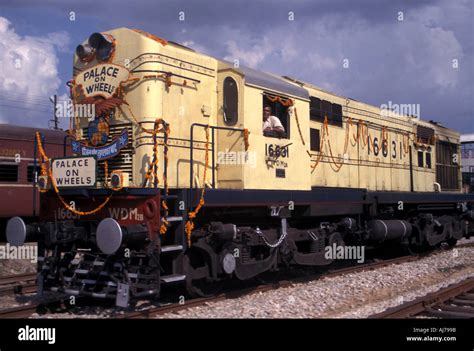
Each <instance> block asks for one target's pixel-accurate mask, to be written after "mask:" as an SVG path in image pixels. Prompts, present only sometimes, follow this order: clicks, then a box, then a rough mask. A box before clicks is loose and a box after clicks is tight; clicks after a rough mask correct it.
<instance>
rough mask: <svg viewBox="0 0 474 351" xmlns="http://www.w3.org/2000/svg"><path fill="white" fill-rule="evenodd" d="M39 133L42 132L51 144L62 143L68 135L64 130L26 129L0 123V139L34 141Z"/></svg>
mask: <svg viewBox="0 0 474 351" xmlns="http://www.w3.org/2000/svg"><path fill="white" fill-rule="evenodd" d="M37 131H39V132H41V134H43V135H44V137H45V139H46V141H49V142H51V141H52V140H54V141H59V142H61V143H62V142H63V140H64V136H65V135H66V132H64V131H62V130H52V129H44V128H32V127H24V126H17V125H11V124H6V123H0V138H10V139H16V140H31V141H33V140H34V138H35V133H36V132H37Z"/></svg>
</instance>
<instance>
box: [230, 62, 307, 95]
mask: <svg viewBox="0 0 474 351" xmlns="http://www.w3.org/2000/svg"><path fill="white" fill-rule="evenodd" d="M222 62H224V63H225V64H226V65H229V66H231V67H232V68H233V69H234V70H235V71H237V72H239V73H240V74H242V75H243V76H244V77H245V84H247V85H252V86H256V87H260V88H265V89H268V90H271V91H274V92H279V93H284V94H288V95H292V96H296V97H299V98H302V99H306V100H309V92H308V91H307V90H306V89H304V88H302V87H299V86H297V85H295V84H291V83H289V82H288V81H287V80H286V79H284V78H282V77H280V76H277V75H275V74H272V73H268V72H262V71H258V70H256V69H253V68H250V67H246V66H242V65H240V66H239V67H238V68H236V67H234V66H233V64H232V63H230V62H228V61H222Z"/></svg>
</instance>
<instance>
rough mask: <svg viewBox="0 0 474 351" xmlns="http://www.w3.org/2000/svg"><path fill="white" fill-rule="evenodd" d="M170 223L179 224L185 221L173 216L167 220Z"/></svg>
mask: <svg viewBox="0 0 474 351" xmlns="http://www.w3.org/2000/svg"><path fill="white" fill-rule="evenodd" d="M166 219H167V221H168V222H179V221H182V220H183V217H182V216H171V217H168V218H166Z"/></svg>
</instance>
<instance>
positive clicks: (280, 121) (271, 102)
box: [262, 94, 290, 139]
mask: <svg viewBox="0 0 474 351" xmlns="http://www.w3.org/2000/svg"><path fill="white" fill-rule="evenodd" d="M286 101H288V98H284V97H280V96H276V95H272V94H264V95H263V108H262V111H263V135H264V136H267V137H273V138H280V139H289V138H290V118H289V115H288V108H289V106H285V104H284V103H285V102H286Z"/></svg>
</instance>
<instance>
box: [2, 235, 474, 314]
mask: <svg viewBox="0 0 474 351" xmlns="http://www.w3.org/2000/svg"><path fill="white" fill-rule="evenodd" d="M472 246H474V243H467V244H461V245H458V246H457V247H458V248H461V247H472ZM438 252H439V251H433V252H429V253H427V254H421V255H416V256H413V255H412V256H402V257H397V258H392V259H385V260H379V261H375V262H371V263H364V264H359V265H356V266H350V267H343V268H337V269H332V270H329V271H328V272H325V273H317V274H312V275H309V276H304V277H297V278H291V279H289V280H288V279H282V280H278V281H273V282H269V283H265V284H261V285H256V286H252V287H247V288H244V289H239V290H232V291H229V292H226V293H222V294H219V295H217V296H212V297H205V298H194V299H190V300H187V301H186V302H185V303H184V304H180V303H169V304H164V305H160V306H153V307H149V308H146V309H143V310H135V311H131V312H127V313H125V314H122V315H117V316H115V317H116V318H120V319H121V318H126V319H129V318H130V319H137V318H151V317H154V316H158V315H163V314H166V313H173V312H177V311H179V310H183V309H188V308H192V307H197V306H203V305H205V304H207V303H210V302H217V301H221V300H224V299H231V298H237V297H241V296H245V295H249V294H254V293H258V292H265V291H269V290H273V289H277V288H283V287H289V286H291V285H293V284H298V283H307V282H310V281H313V280H317V279H322V278H326V277H335V276H341V275H344V274H351V273H358V272H363V271H368V270H375V269H379V268H382V267H386V266H389V265H393V264H401V263H406V262H414V261H418V260H420V259H422V258H424V257H427V256H429V255H433V254H436V253H438ZM35 279H36V274H21V275H13V276H8V277H4V278H0V295H1V294H5V293H9V292H15V293H18V292H20V291H21V292H23V293H25V292H35V291H36V285H35ZM50 304H58V300H54V301H52V302H50ZM39 309H43V310H50V308H48V303H45V302H42V303H35V304H30V305H26V306H20V307H13V308H9V309H4V310H0V318H28V317H29V316H31V314H33V313H35V312H38V310H39ZM378 318H384V317H378Z"/></svg>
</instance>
